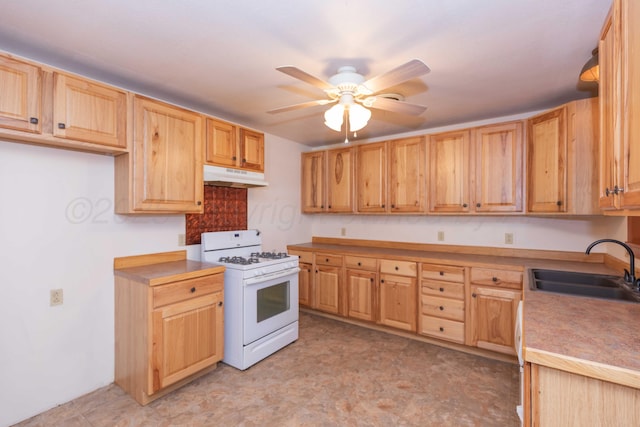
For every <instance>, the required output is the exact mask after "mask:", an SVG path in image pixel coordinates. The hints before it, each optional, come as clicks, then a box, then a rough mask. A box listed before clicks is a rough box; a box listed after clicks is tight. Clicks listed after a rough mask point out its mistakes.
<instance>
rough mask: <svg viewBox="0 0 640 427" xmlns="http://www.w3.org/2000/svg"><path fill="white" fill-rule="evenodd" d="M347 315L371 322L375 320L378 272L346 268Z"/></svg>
mask: <svg viewBox="0 0 640 427" xmlns="http://www.w3.org/2000/svg"><path fill="white" fill-rule="evenodd" d="M346 276H347V280H346V281H347V293H348V298H347V316H349V317H352V318H354V319H360V320H366V321H369V322H373V321H375V320H376V311H377V294H378V292H377V287H378V274H377V273H375V272H372V271H362V270H347V273H346Z"/></svg>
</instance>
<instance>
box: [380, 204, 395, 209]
mask: <svg viewBox="0 0 640 427" xmlns="http://www.w3.org/2000/svg"><path fill="white" fill-rule="evenodd" d="M395 207H396V205H393V204H392V205H391V209H395ZM383 208H384V206H383Z"/></svg>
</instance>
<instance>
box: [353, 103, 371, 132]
mask: <svg viewBox="0 0 640 427" xmlns="http://www.w3.org/2000/svg"><path fill="white" fill-rule="evenodd" d="M348 111H349V130H350V131H351V132H357V131H359V130H360V129H362V128H363V127H365V126H366V125H367V123H368V122H369V119H370V118H371V110H367V109H366V108H364V107H363V106H362V105H360V104H353V105H351V106H349V110H348Z"/></svg>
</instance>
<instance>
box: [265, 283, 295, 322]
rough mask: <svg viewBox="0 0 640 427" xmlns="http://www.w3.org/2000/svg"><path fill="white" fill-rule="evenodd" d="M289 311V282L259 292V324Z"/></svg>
mask: <svg viewBox="0 0 640 427" xmlns="http://www.w3.org/2000/svg"><path fill="white" fill-rule="evenodd" d="M287 310H289V281H288V280H287V281H286V282H282V283H278V284H276V285H273V286H269V287H268V288H264V289H259V290H258V323H260V322H262V321H263V320H266V319H269V318H270V317H273V316H276V315H278V314H280V313H284V312H285V311H287Z"/></svg>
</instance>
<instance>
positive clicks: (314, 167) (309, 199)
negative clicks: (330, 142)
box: [300, 151, 327, 213]
mask: <svg viewBox="0 0 640 427" xmlns="http://www.w3.org/2000/svg"><path fill="white" fill-rule="evenodd" d="M326 158H327V154H326V151H311V152H308V153H302V161H301V164H302V171H301V175H302V183H301V187H300V188H301V195H300V196H301V203H302V212H305V213H314V212H324V210H325V203H326V201H325V197H326V196H325V178H324V177H325V169H326V164H325V163H326Z"/></svg>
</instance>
